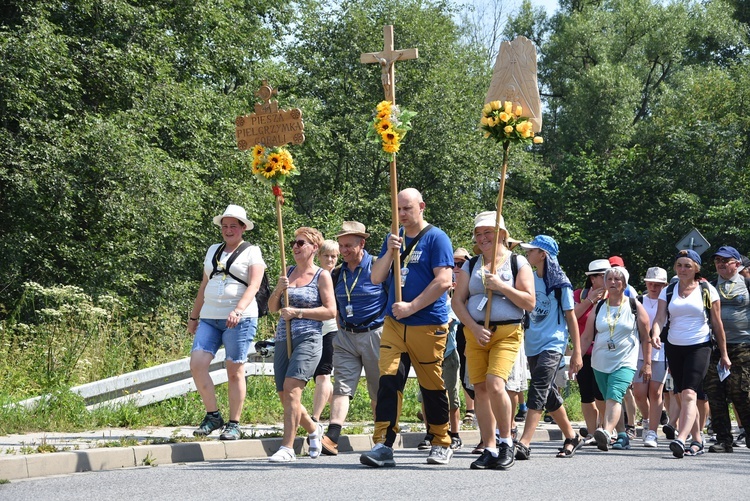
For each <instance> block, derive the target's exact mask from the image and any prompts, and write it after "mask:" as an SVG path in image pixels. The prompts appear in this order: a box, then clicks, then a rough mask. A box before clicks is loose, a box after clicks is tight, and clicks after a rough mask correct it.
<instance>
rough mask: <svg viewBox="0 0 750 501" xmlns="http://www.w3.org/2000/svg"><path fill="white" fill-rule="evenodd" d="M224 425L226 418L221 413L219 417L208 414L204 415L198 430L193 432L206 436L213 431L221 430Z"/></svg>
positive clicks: (199, 435) (198, 435)
mask: <svg viewBox="0 0 750 501" xmlns="http://www.w3.org/2000/svg"><path fill="white" fill-rule="evenodd" d="M223 427H224V419H223V418H222V417H221V414H219V415H218V417H213V416H211V415H209V414H206V417H204V418H203V421H201V425H200V426H199V427H198V429H197V430H195V431H194V432H193V436H194V437H205V436H208V435H210V434H211V432H212V431H214V430H220V429H221V428H223Z"/></svg>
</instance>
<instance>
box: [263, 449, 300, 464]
mask: <svg viewBox="0 0 750 501" xmlns="http://www.w3.org/2000/svg"><path fill="white" fill-rule="evenodd" d="M296 460H297V455H296V454H294V449H290V448H289V447H284V446H282V447H279V450H278V451H276V453H275V454H274V455H273V456H271V457H270V458H268V461H270V462H271V463H291V462H294V461H296Z"/></svg>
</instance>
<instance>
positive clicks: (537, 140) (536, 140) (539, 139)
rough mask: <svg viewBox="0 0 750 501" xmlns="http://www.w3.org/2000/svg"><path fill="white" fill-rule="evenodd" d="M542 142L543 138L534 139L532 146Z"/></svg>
mask: <svg viewBox="0 0 750 501" xmlns="http://www.w3.org/2000/svg"><path fill="white" fill-rule="evenodd" d="M543 142H544V138H543V137H542V136H536V137H534V144H542V143H543Z"/></svg>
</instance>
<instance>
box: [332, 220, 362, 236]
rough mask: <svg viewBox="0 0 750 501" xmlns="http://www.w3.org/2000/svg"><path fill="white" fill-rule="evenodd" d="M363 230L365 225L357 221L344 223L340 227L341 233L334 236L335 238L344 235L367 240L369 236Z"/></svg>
mask: <svg viewBox="0 0 750 501" xmlns="http://www.w3.org/2000/svg"><path fill="white" fill-rule="evenodd" d="M365 230H366V228H365V225H364V224H362V223H360V222H359V221H344V223H343V224H342V225H341V231H340V232H339V233H338V234H336V238H339V237H343V236H345V235H356V236H358V237H362V238H368V237H369V236H370V234H369V233H367V232H366V231H365Z"/></svg>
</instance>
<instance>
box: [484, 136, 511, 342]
mask: <svg viewBox="0 0 750 501" xmlns="http://www.w3.org/2000/svg"><path fill="white" fill-rule="evenodd" d="M509 150H510V141H505V142H504V143H503V170H502V174H500V190H499V191H498V192H497V213H496V215H495V241H494V242H493V244H492V264H490V274H492V275H494V274H495V272H497V260H496V258H495V256H497V246H498V244H499V242H500V218H501V217H503V198H504V196H505V175H506V173H507V172H508V151H509ZM482 273H484V272H482ZM491 316H492V291H491V290H490V291H488V293H487V311H485V312H484V328H485V329H489V328H490V317H491Z"/></svg>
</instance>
